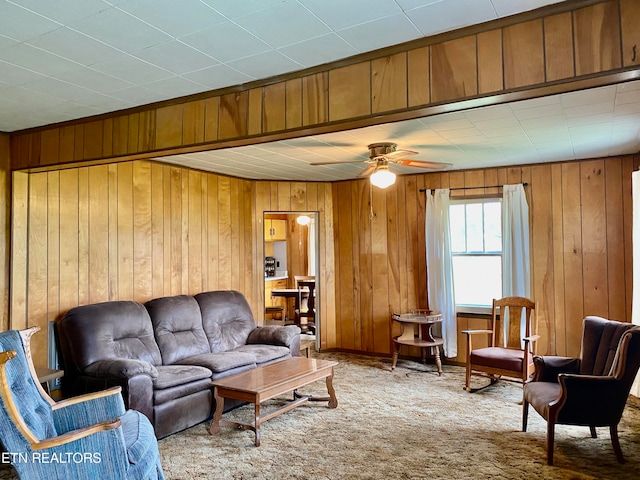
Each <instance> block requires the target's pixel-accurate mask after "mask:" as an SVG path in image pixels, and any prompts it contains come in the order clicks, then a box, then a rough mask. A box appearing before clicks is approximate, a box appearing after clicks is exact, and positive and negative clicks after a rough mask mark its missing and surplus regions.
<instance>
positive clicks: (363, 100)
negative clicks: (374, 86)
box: [329, 62, 371, 122]
mask: <svg viewBox="0 0 640 480" xmlns="http://www.w3.org/2000/svg"><path fill="white" fill-rule="evenodd" d="M370 78H371V64H370V62H362V63H356V64H355V65H349V66H348V67H342V68H336V69H334V70H330V71H329V121H331V122H335V121H337V120H343V119H345V118H353V117H359V116H363V115H369V114H370V113H371V82H370Z"/></svg>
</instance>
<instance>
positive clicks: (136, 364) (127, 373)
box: [84, 358, 158, 379]
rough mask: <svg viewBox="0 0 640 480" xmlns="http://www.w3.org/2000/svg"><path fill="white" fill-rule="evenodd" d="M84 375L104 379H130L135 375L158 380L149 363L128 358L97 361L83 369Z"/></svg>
mask: <svg viewBox="0 0 640 480" xmlns="http://www.w3.org/2000/svg"><path fill="white" fill-rule="evenodd" d="M84 374H85V375H87V374H88V375H92V376H95V377H106V378H132V377H135V376H136V375H148V376H149V377H151V378H153V379H155V378H158V370H156V367H154V366H153V365H151V364H150V363H149V362H145V361H143V360H134V359H130V358H111V359H104V360H98V361H97V362H93V363H92V364H90V365H87V366H86V367H85V369H84Z"/></svg>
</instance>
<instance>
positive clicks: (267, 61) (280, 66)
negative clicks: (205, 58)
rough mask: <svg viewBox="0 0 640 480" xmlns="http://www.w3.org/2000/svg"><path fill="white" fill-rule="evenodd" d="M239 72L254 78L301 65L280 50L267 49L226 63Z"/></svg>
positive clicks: (265, 76)
mask: <svg viewBox="0 0 640 480" xmlns="http://www.w3.org/2000/svg"><path fill="white" fill-rule="evenodd" d="M227 65H228V66H229V67H231V68H233V69H235V70H238V71H239V72H240V73H244V74H245V75H249V76H251V77H254V78H268V77H271V76H274V75H278V74H279V73H286V72H292V71H295V70H299V69H300V68H301V67H302V65H300V64H299V63H296V62H294V61H293V60H291V59H290V58H287V57H285V56H284V55H282V54H281V53H280V52H277V51H275V50H269V51H266V52H263V53H259V54H257V55H252V56H250V57H245V58H241V59H240V60H236V61H234V62H229V63H228V64H227Z"/></svg>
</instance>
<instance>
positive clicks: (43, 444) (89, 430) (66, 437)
mask: <svg viewBox="0 0 640 480" xmlns="http://www.w3.org/2000/svg"><path fill="white" fill-rule="evenodd" d="M120 425H121V422H120V419H119V418H116V419H112V420H107V421H104V422H100V423H97V424H94V425H90V426H88V427H84V428H79V429H76V430H71V431H69V432H66V433H63V434H62V435H58V436H57V437H51V438H46V439H44V440H40V441H39V442H36V443H32V444H31V448H32V449H33V450H43V449H45V448H53V447H58V446H60V445H65V444H67V443H70V442H75V441H76V440H79V439H81V438H85V437H88V436H89V435H93V434H94V433H97V432H102V431H104V430H114V429H116V428H118V427H120Z"/></svg>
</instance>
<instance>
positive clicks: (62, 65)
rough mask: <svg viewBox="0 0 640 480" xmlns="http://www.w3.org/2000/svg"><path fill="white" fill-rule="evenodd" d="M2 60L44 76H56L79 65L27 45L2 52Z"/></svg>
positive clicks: (23, 44)
mask: <svg viewBox="0 0 640 480" xmlns="http://www.w3.org/2000/svg"><path fill="white" fill-rule="evenodd" d="M0 60H3V61H5V62H8V63H12V64H13V65H17V66H19V67H23V68H27V69H29V70H32V71H34V72H38V73H40V74H43V75H55V74H56V73H60V72H63V71H65V70H69V69H71V68H75V67H76V66H77V65H78V64H77V63H74V62H71V61H69V60H65V59H64V58H62V57H59V56H57V55H54V54H53V53H49V52H45V51H44V50H40V49H39V48H36V47H32V46H31V45H27V44H26V43H20V44H18V45H15V46H13V47H11V48H9V49H4V50H0Z"/></svg>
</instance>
